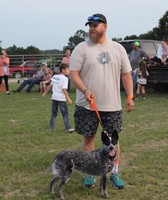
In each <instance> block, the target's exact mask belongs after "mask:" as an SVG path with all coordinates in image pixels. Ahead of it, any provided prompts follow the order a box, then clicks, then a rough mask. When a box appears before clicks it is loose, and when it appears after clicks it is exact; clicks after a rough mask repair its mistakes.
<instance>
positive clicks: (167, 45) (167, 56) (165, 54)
mask: <svg viewBox="0 0 168 200" xmlns="http://www.w3.org/2000/svg"><path fill="white" fill-rule="evenodd" d="M154 61H155V62H156V64H159V65H166V64H168V39H167V38H164V39H162V41H161V46H160V47H159V48H158V50H157V56H155V57H154Z"/></svg>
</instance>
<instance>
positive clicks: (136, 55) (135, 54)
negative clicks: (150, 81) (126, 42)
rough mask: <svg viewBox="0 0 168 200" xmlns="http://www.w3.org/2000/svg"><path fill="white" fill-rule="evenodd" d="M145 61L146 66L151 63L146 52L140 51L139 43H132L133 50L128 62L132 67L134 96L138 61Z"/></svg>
mask: <svg viewBox="0 0 168 200" xmlns="http://www.w3.org/2000/svg"><path fill="white" fill-rule="evenodd" d="M143 58H144V59H145V60H146V62H147V63H148V65H150V63H151V59H150V57H149V56H148V55H147V54H146V52H145V51H144V50H142V49H140V43H139V42H138V41H134V42H133V50H132V51H131V52H130V54H129V60H130V63H131V67H132V80H133V92H134V95H135V94H136V89H137V87H136V86H137V69H138V66H139V61H140V60H141V59H143Z"/></svg>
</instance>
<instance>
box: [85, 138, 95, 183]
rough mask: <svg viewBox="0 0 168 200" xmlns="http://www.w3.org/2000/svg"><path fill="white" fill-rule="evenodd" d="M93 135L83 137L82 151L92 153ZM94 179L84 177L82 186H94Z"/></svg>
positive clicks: (87, 176) (93, 147)
mask: <svg viewBox="0 0 168 200" xmlns="http://www.w3.org/2000/svg"><path fill="white" fill-rule="evenodd" d="M94 138H95V135H93V136H90V137H83V143H82V149H83V150H84V151H93V150H94V149H95V146H94ZM94 183H95V178H94V176H90V175H86V176H85V178H84V181H83V184H84V186H94Z"/></svg>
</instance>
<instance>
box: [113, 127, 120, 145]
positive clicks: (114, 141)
mask: <svg viewBox="0 0 168 200" xmlns="http://www.w3.org/2000/svg"><path fill="white" fill-rule="evenodd" d="M118 138H119V136H118V132H117V130H116V129H115V130H114V132H113V134H112V144H113V145H116V144H117V143H118Z"/></svg>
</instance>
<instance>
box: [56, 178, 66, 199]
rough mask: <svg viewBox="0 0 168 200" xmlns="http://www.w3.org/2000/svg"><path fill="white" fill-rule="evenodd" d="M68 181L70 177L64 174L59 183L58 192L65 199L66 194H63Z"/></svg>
mask: <svg viewBox="0 0 168 200" xmlns="http://www.w3.org/2000/svg"><path fill="white" fill-rule="evenodd" d="M67 181H68V177H67V176H64V177H63V178H62V179H61V183H60V184H59V186H58V193H59V195H60V197H61V200H64V195H63V186H64V185H65V184H66V183H67Z"/></svg>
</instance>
